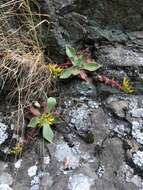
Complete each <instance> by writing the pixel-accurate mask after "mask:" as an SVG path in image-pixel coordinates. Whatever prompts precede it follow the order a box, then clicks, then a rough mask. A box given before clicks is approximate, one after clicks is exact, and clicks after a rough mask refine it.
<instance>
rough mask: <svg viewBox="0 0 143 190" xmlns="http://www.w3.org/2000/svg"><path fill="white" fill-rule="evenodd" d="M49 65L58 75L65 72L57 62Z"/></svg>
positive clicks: (53, 72) (51, 70)
mask: <svg viewBox="0 0 143 190" xmlns="http://www.w3.org/2000/svg"><path fill="white" fill-rule="evenodd" d="M47 67H48V69H49V71H50V72H51V73H52V74H53V75H54V76H56V77H58V76H60V75H61V73H62V72H63V69H62V68H61V67H59V66H58V65H57V64H49V65H48V66H47Z"/></svg>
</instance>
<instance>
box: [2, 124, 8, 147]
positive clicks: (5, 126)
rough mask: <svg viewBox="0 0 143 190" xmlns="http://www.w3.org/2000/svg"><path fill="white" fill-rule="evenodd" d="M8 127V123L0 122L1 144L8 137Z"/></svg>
mask: <svg viewBox="0 0 143 190" xmlns="http://www.w3.org/2000/svg"><path fill="white" fill-rule="evenodd" d="M7 128H8V126H7V125H5V124H4V123H0V144H2V143H3V142H4V141H5V140H6V139H7V138H8V134H7V132H6V130H7Z"/></svg>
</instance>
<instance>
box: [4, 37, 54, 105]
mask: <svg viewBox="0 0 143 190" xmlns="http://www.w3.org/2000/svg"><path fill="white" fill-rule="evenodd" d="M0 76H1V79H2V85H1V91H2V90H5V89H6V93H7V94H8V96H9V97H11V98H15V97H18V99H19V98H20V101H22V102H24V104H26V103H28V102H30V100H34V99H35V98H39V97H41V95H42V94H44V93H47V92H48V91H49V89H50V85H51V82H50V81H51V75H50V72H49V70H48V68H47V66H46V64H45V59H44V55H43V52H42V50H41V49H40V48H39V47H36V46H34V44H33V43H32V41H31V40H28V39H24V38H22V39H21V38H20V37H17V36H12V37H8V36H7V38H5V37H0Z"/></svg>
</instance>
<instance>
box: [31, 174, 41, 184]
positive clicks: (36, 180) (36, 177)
mask: <svg viewBox="0 0 143 190" xmlns="http://www.w3.org/2000/svg"><path fill="white" fill-rule="evenodd" d="M39 182H40V179H39V176H34V179H33V180H32V181H31V185H36V184H39Z"/></svg>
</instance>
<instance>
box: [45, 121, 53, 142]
mask: <svg viewBox="0 0 143 190" xmlns="http://www.w3.org/2000/svg"><path fill="white" fill-rule="evenodd" d="M43 138H44V139H46V140H47V141H49V142H50V143H51V142H52V141H53V138H54V133H53V131H52V129H51V127H50V125H48V124H47V123H46V124H44V125H43Z"/></svg>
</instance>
